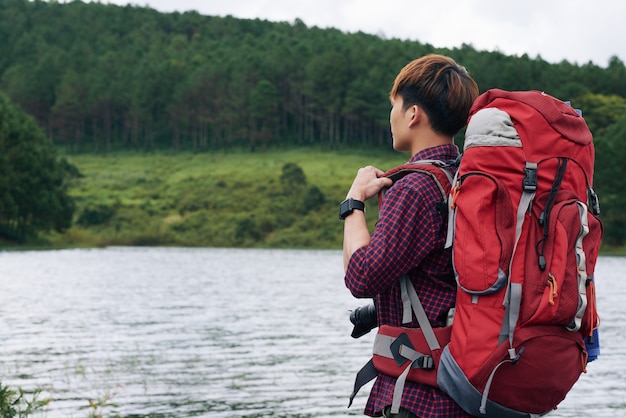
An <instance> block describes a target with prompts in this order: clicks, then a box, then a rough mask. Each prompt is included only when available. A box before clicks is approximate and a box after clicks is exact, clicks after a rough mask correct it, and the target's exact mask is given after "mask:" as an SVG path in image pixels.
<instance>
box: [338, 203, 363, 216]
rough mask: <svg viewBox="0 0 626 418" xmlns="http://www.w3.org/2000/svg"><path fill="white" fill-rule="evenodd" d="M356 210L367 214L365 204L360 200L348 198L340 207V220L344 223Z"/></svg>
mask: <svg viewBox="0 0 626 418" xmlns="http://www.w3.org/2000/svg"><path fill="white" fill-rule="evenodd" d="M355 210H360V211H363V212H365V203H363V202H361V201H360V200H356V199H352V198H348V199H346V200H344V201H343V202H341V204H340V205H339V219H341V220H342V221H343V220H344V219H346V217H347V216H348V215H350V214H351V213H352V212H354V211H355Z"/></svg>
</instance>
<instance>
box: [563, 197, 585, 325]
mask: <svg viewBox="0 0 626 418" xmlns="http://www.w3.org/2000/svg"><path fill="white" fill-rule="evenodd" d="M576 204H577V205H578V214H579V216H580V232H579V233H578V238H576V264H577V267H578V269H577V270H578V309H576V315H575V316H574V319H573V320H572V322H571V323H570V324H569V325H567V327H566V328H567V329H568V330H570V331H578V330H579V329H580V326H581V325H582V320H583V316H584V314H585V310H586V309H587V255H586V254H585V251H584V249H583V238H585V236H586V235H587V234H588V233H589V217H588V216H587V214H588V210H587V205H585V204H584V203H582V202H576Z"/></svg>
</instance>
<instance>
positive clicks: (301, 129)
mask: <svg viewBox="0 0 626 418" xmlns="http://www.w3.org/2000/svg"><path fill="white" fill-rule="evenodd" d="M434 52H439V53H444V54H447V55H450V56H452V57H453V58H455V59H456V60H457V61H458V62H460V63H462V64H463V65H465V66H466V67H467V68H468V70H469V71H470V72H471V74H472V75H473V77H474V78H475V79H476V80H477V82H478V84H479V86H480V88H481V90H483V91H484V90H486V89H488V88H492V87H498V88H503V89H508V90H526V89H538V90H543V91H546V92H548V93H550V94H552V95H553V96H556V97H559V98H562V99H563V100H566V99H574V98H578V97H581V96H584V95H585V94H590V93H593V94H601V95H618V96H620V97H626V83H625V82H624V79H625V76H626V69H625V67H624V64H623V63H622V62H621V61H620V60H619V59H618V58H617V57H614V58H612V59H611V62H610V64H609V66H608V67H607V68H601V67H599V66H597V65H595V64H593V63H591V62H590V63H587V64H584V65H582V66H579V65H574V64H570V63H568V62H566V61H564V62H561V63H559V64H549V63H547V62H546V61H544V60H542V59H541V58H540V57H537V58H530V57H528V56H527V55H524V56H521V57H512V56H506V55H504V54H502V53H499V52H484V51H477V50H476V49H474V48H473V47H472V46H471V45H463V46H461V47H460V48H454V49H438V48H435V47H433V46H432V45H429V44H423V43H420V42H417V41H406V40H400V39H383V38H381V37H379V36H373V35H368V34H365V33H351V34H347V33H343V32H341V31H339V30H335V29H319V28H317V27H310V28H309V27H307V26H306V25H305V24H304V22H302V21H301V20H296V21H294V22H269V21H263V20H259V19H255V20H250V19H236V18H233V17H230V16H229V17H215V16H203V15H200V14H198V13H197V12H186V13H160V12H157V11H155V10H153V9H150V8H145V7H136V6H124V7H122V6H117V5H111V4H100V3H88V4H85V3H82V2H80V1H74V2H71V3H57V2H48V1H42V0H35V1H28V0H4V1H3V2H2V3H1V4H0V87H1V88H2V90H3V91H5V92H6V93H7V94H8V95H9V96H10V98H11V99H12V101H13V102H14V103H17V104H19V105H20V106H21V107H22V108H23V109H24V110H25V111H26V112H27V113H29V114H31V115H33V116H34V117H35V118H36V119H37V121H38V123H39V124H40V125H41V126H42V127H43V128H44V130H45V132H46V133H47V135H48V136H49V137H51V138H52V139H53V140H54V142H55V144H57V145H61V146H64V147H65V148H66V149H67V150H70V151H90V152H92V151H95V152H103V151H108V150H111V149H126V148H133V149H146V150H150V149H155V148H172V149H193V150H210V149H223V148H230V147H244V148H248V149H252V150H254V149H257V148H258V147H266V146H284V145H309V144H315V145H322V146H324V147H330V148H333V147H339V146H343V145H356V146H366V147H369V146H378V145H387V144H388V139H389V128H388V110H389V104H388V101H387V94H388V91H389V89H390V86H391V83H392V81H393V78H394V77H395V74H396V73H397V72H398V70H399V69H400V68H401V67H402V66H404V64H406V63H407V62H408V61H410V60H412V59H414V58H416V57H419V56H422V55H425V54H428V53H434Z"/></svg>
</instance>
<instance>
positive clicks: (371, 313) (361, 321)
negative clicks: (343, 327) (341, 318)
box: [350, 302, 378, 338]
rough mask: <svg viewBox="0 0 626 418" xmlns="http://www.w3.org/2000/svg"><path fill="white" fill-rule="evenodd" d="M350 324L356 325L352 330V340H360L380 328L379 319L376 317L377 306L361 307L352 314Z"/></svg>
mask: <svg viewBox="0 0 626 418" xmlns="http://www.w3.org/2000/svg"><path fill="white" fill-rule="evenodd" d="M350 322H352V325H354V328H353V329H352V334H350V335H351V336H352V338H359V337H362V336H364V335H365V334H367V333H368V332H370V331H371V330H373V329H374V328H376V327H377V326H378V318H377V316H376V305H374V303H373V302H372V303H370V304H369V305H365V306H361V307H358V308H356V309H355V310H353V311H351V312H350Z"/></svg>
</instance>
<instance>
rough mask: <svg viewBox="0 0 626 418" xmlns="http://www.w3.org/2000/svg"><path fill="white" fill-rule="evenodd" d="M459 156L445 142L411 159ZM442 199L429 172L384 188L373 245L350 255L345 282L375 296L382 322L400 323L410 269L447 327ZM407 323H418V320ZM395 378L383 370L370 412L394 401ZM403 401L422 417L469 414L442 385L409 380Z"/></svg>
mask: <svg viewBox="0 0 626 418" xmlns="http://www.w3.org/2000/svg"><path fill="white" fill-rule="evenodd" d="M458 155H459V150H458V148H457V147H456V146H455V145H441V146H437V147H432V148H428V149H425V150H423V151H420V152H419V153H417V154H415V155H414V156H413V157H412V158H411V161H418V160H426V159H431V160H442V161H447V160H454V159H455V158H457V156H458ZM451 170H452V169H451ZM441 200H442V196H441V192H440V191H439V189H438V188H437V185H436V183H435V182H434V181H433V179H432V178H431V177H429V176H427V175H425V174H422V173H412V174H409V175H407V176H405V177H403V178H402V179H400V180H398V181H397V182H396V183H395V184H394V185H393V186H392V187H391V188H390V189H389V190H388V191H387V192H386V193H385V198H384V199H383V203H382V207H381V208H380V215H379V220H378V223H377V224H376V229H375V230H374V232H373V234H372V237H371V241H370V244H369V245H368V246H366V247H363V248H360V249H359V250H357V251H356V252H355V253H354V254H353V255H352V257H351V258H350V262H349V265H348V269H347V272H346V277H345V283H346V286H347V287H348V289H350V291H351V292H352V294H353V295H354V296H355V297H357V298H373V297H376V307H377V310H378V323H379V324H381V325H382V324H387V325H392V326H402V301H401V297H400V285H399V281H398V278H399V277H400V276H401V275H403V274H406V273H407V272H408V273H409V276H410V278H411V281H412V282H413V285H414V286H415V289H416V291H417V293H418V296H419V298H420V300H421V302H422V304H423V305H424V310H425V311H426V314H427V316H428V319H429V320H430V322H431V324H432V325H433V326H434V327H440V326H445V323H446V318H447V314H448V310H449V309H450V308H451V307H452V306H453V305H454V301H455V295H456V293H455V292H456V285H455V280H454V273H453V271H452V262H451V251H450V249H447V250H446V249H444V244H445V240H446V232H447V224H448V222H447V221H448V219H447V215H445V216H443V215H442V214H441V213H440V211H439V206H438V205H437V202H440V201H441ZM405 326H407V325H405ZM408 326H410V327H417V321H415V319H414V320H413V323H411V324H410V325H408ZM395 383H396V379H395V378H393V377H391V376H388V375H384V374H379V376H378V377H377V378H376V382H375V383H374V386H373V387H372V390H371V391H370V396H369V399H368V402H367V405H366V407H365V414H366V415H370V416H380V415H381V410H382V409H383V408H384V407H386V406H388V405H391V401H392V397H393V388H394V385H395ZM401 406H402V407H404V408H406V409H408V410H409V411H411V412H413V413H414V414H416V415H417V416H419V417H421V418H434V417H446V418H451V417H468V416H469V415H467V414H466V413H465V412H464V411H463V410H462V409H461V408H460V407H459V406H458V405H457V404H456V403H455V402H454V401H452V400H451V399H450V398H449V397H448V396H447V395H446V394H444V393H443V392H442V391H440V390H439V389H436V388H434V387H431V386H424V385H418V384H416V383H413V382H409V381H407V382H406V385H405V387H404V393H403V396H402V403H401Z"/></svg>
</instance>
